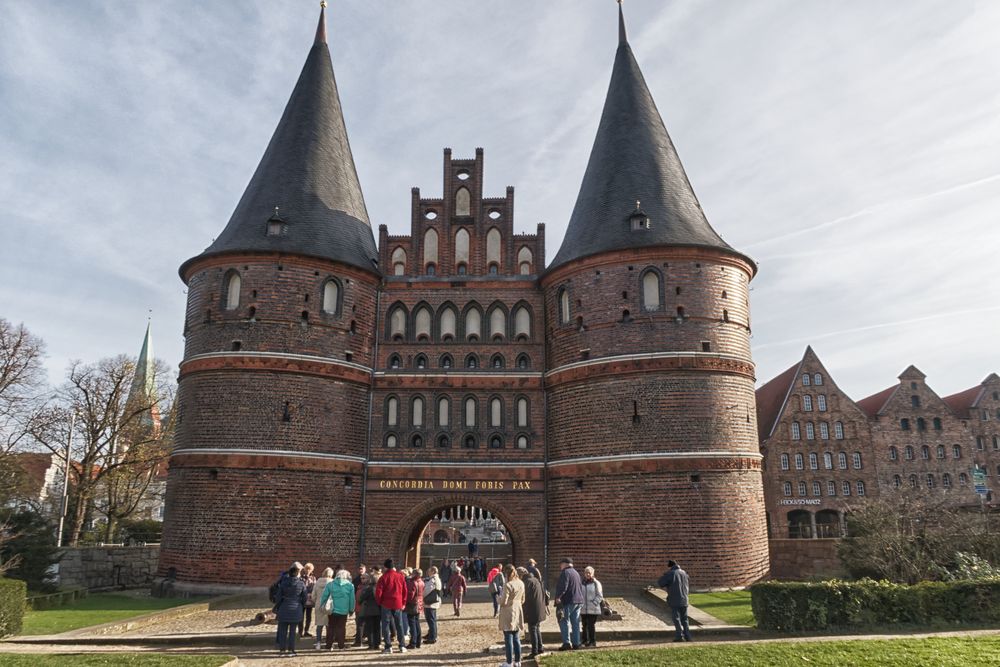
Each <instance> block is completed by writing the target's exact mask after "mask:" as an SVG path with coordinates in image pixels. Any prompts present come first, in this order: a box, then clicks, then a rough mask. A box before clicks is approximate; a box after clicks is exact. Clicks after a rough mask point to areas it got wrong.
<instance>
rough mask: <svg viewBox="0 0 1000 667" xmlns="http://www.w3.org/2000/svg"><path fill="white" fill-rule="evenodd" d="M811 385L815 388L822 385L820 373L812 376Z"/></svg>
mask: <svg viewBox="0 0 1000 667" xmlns="http://www.w3.org/2000/svg"><path fill="white" fill-rule="evenodd" d="M813 384H814V385H816V386H817V387H818V386H820V385H822V384H823V375H822V374H821V373H816V374H815V375H813Z"/></svg>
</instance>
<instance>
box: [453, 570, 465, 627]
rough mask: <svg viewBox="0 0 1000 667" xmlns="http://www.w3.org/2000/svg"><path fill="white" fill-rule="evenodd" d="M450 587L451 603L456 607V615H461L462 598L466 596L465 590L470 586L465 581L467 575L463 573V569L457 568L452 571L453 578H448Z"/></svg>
mask: <svg viewBox="0 0 1000 667" xmlns="http://www.w3.org/2000/svg"><path fill="white" fill-rule="evenodd" d="M448 587H449V588H450V589H451V598H452V599H451V603H452V605H454V607H455V616H461V615H462V598H464V597H465V591H466V590H468V588H469V587H468V586H467V585H466V583H465V575H463V574H462V571H461V570H455V571H454V573H452V575H451V579H449V580H448Z"/></svg>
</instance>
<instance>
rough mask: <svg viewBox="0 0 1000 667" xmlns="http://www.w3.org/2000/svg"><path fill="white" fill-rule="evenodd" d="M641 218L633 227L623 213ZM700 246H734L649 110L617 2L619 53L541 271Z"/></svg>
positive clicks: (651, 105) (653, 107) (646, 92)
mask: <svg viewBox="0 0 1000 667" xmlns="http://www.w3.org/2000/svg"><path fill="white" fill-rule="evenodd" d="M636 215H638V216H641V217H645V218H647V219H648V225H644V227H646V228H640V229H636V230H635V231H633V230H632V225H631V224H630V218H633V217H635V216H636ZM651 245H672V246H700V247H710V248H718V249H721V250H726V251H729V252H733V253H736V254H738V255H740V256H741V257H744V259H747V261H750V262H751V265H752V266H754V267H756V265H755V264H754V263H753V262H752V260H750V259H749V258H747V257H745V256H744V255H742V254H741V253H737V252H736V251H735V250H733V248H732V247H730V246H729V245H728V244H727V243H726V242H725V241H723V240H722V238H721V237H720V236H719V235H718V234H717V233H716V232H715V230H714V229H712V226H711V225H709V224H708V220H707V219H706V218H705V213H704V211H702V209H701V204H699V203H698V198H697V197H696V196H695V194H694V190H693V189H692V188H691V183H690V182H689V181H688V178H687V174H686V173H685V172H684V167H683V166H682V165H681V161H680V158H679V157H678V156H677V151H676V149H675V148H674V144H673V142H672V141H671V140H670V136H669V135H668V134H667V129H666V127H665V126H664V125H663V119H662V118H661V117H660V113H659V111H658V110H657V109H656V103H655V102H654V101H653V97H652V95H650V93H649V89H648V88H647V87H646V81H645V79H644V78H643V76H642V72H641V71H640V69H639V64H638V63H637V62H636V60H635V56H634V55H633V54H632V48H631V47H630V46H629V43H628V38H627V35H626V31H625V18H624V16H623V14H622V9H621V3H619V6H618V52H617V53H616V54H615V63H614V67H613V69H612V72H611V84H610V85H609V86H608V95H607V99H606V100H605V102H604V112H603V114H602V115H601V122H600V124H599V125H598V128H597V137H596V139H594V147H593V149H592V150H591V153H590V162H589V163H588V164H587V171H586V172H585V173H584V176H583V183H582V185H581V186H580V194H579V195H578V196H577V200H576V206H575V207H574V208H573V214H572V215H571V216H570V220H569V226H568V228H567V230H566V236H565V238H564V239H563V242H562V247H560V249H559V252H558V253H557V254H556V257H555V259H553V260H552V263H551V264H550V265H549V267H548V270H551V269H553V268H555V267H557V266H560V265H562V264H565V263H567V262H569V261H572V260H575V259H579V258H581V257H587V256H589V255H595V254H597V253H601V252H606V251H609V250H620V249H624V248H640V247H647V246H651Z"/></svg>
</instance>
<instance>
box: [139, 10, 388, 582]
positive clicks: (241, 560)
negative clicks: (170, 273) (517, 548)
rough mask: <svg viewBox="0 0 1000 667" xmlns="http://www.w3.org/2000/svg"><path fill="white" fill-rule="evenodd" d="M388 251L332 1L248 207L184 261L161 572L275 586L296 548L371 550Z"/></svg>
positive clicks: (335, 552) (320, 556) (346, 558)
mask: <svg viewBox="0 0 1000 667" xmlns="http://www.w3.org/2000/svg"><path fill="white" fill-rule="evenodd" d="M377 256H378V255H377V252H376V249H375V240H374V236H373V234H372V230H371V226H370V222H369V219H368V213H367V211H366V209H365V203H364V198H363V196H362V193H361V187H360V184H359V182H358V178H357V173H356V171H355V167H354V159H353V157H352V154H351V149H350V145H349V143H348V139H347V132H346V129H345V126H344V119H343V114H342V112H341V106H340V99H339V95H338V92H337V85H336V81H335V79H334V75H333V67H332V64H331V58H330V52H329V48H328V47H327V43H326V27H325V19H324V15H323V13H322V12H321V14H320V21H319V26H318V28H317V32H316V39H315V43H314V44H313V46H312V49H311V50H310V51H309V55H308V57H307V59H306V62H305V65H304V67H303V69H302V73H301V75H300V76H299V79H298V82H297V83H296V85H295V89H294V91H293V92H292V95H291V98H290V99H289V101H288V104H287V106H286V107H285V111H284V113H283V114H282V117H281V120H280V122H279V123H278V126H277V129H276V130H275V132H274V135H273V137H272V138H271V141H270V143H269V145H268V147H267V150H266V151H265V153H264V156H263V158H262V159H261V162H260V164H259V166H258V167H257V171H256V172H255V173H254V175H253V177H252V179H251V181H250V184H249V185H248V186H247V189H246V192H245V193H244V195H243V197H242V199H241V200H240V202H239V204H238V205H237V207H236V210H235V212H234V213H233V215H232V218H231V219H230V220H229V223H228V225H227V226H226V228H225V230H224V231H223V232H222V234H221V235H220V236H219V237H218V239H217V240H216V241H215V242H214V243H213V244H212V245H211V246H210V247H209V248H207V249H206V250H205V251H204V252H203V253H202V254H200V255H198V256H197V257H194V258H192V259H190V260H188V261H187V262H185V263H184V264H183V265H182V266H181V268H180V275H181V278H182V280H183V281H184V282H185V284H186V285H187V287H188V301H187V315H186V321H185V325H184V335H185V338H186V345H185V354H184V361H183V363H182V364H181V368H180V378H179V385H178V396H177V402H178V406H179V407H178V410H177V418H176V419H177V421H176V446H175V449H174V451H173V452H172V455H171V457H170V472H169V481H168V487H167V498H166V520H165V524H164V532H163V544H162V547H161V552H160V567H159V574H160V575H161V576H172V577H174V578H176V580H177V582H178V583H177V586H179V587H188V588H191V589H196V590H197V589H201V590H206V589H220V588H224V587H225V586H226V585H234V586H247V585H251V586H252V585H262V584H266V583H269V582H270V581H272V580H273V579H274V577H275V575H276V573H277V572H278V571H279V570H280V569H283V568H287V567H288V564H289V563H291V562H292V561H293V560H302V561H303V562H305V560H307V559H311V560H314V561H316V562H317V563H319V562H322V563H331V564H332V563H334V562H344V563H345V564H347V563H352V562H354V560H355V559H356V557H357V551H358V540H359V537H360V526H361V514H362V507H361V488H362V486H363V484H362V474H363V467H364V463H365V455H366V447H367V437H368V421H367V409H368V396H369V389H370V385H371V368H372V363H373V350H372V348H373V342H374V341H373V332H374V331H375V328H376V326H375V312H376V292H377V289H378V284H379V281H380V279H381V277H380V273H379V271H378V266H377ZM307 517H308V518H307ZM303 522H307V524H308V525H306V524H304V523H303Z"/></svg>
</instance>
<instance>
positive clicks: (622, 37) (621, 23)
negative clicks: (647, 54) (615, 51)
mask: <svg viewBox="0 0 1000 667" xmlns="http://www.w3.org/2000/svg"><path fill="white" fill-rule="evenodd" d="M618 43H619V44H627V43H628V35H626V34H625V12H623V11H622V0H618Z"/></svg>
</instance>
